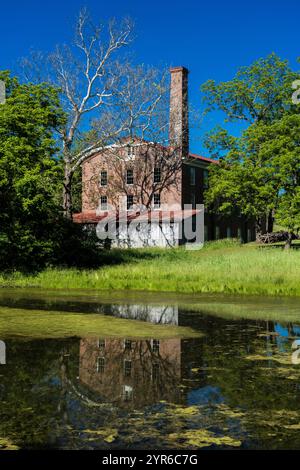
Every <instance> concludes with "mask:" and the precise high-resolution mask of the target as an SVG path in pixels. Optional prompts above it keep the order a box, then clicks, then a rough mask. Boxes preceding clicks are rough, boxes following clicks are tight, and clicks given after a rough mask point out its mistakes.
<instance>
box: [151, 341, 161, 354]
mask: <svg viewBox="0 0 300 470" xmlns="http://www.w3.org/2000/svg"><path fill="white" fill-rule="evenodd" d="M152 351H153V352H154V353H159V340H158V339H153V340H152Z"/></svg>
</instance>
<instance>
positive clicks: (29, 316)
mask: <svg viewBox="0 0 300 470" xmlns="http://www.w3.org/2000/svg"><path fill="white" fill-rule="evenodd" d="M0 336H1V338H7V337H30V338H64V337H72V336H78V337H82V336H84V337H92V336H102V337H103V336H107V337H116V338H117V337H127V338H147V337H153V336H154V337H155V338H158V339H162V338H184V337H199V336H201V334H200V333H199V332H195V331H194V330H193V329H192V328H189V327H177V326H172V325H155V324H152V323H147V322H142V321H138V320H127V319H119V318H113V317H108V316H105V315H100V314H79V313H71V312H69V313H66V312H55V311H51V312H46V311H42V310H41V311H40V310H21V309H12V308H4V307H0Z"/></svg>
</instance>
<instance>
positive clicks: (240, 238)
mask: <svg viewBox="0 0 300 470" xmlns="http://www.w3.org/2000/svg"><path fill="white" fill-rule="evenodd" d="M237 237H238V239H239V240H241V241H242V229H241V227H238V231H237Z"/></svg>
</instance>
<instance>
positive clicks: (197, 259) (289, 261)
mask: <svg viewBox="0 0 300 470" xmlns="http://www.w3.org/2000/svg"><path fill="white" fill-rule="evenodd" d="M124 251H125V250H124ZM124 251H123V252H122V251H120V250H115V251H112V252H110V255H109V256H110V260H111V259H113V257H114V256H116V259H117V260H118V261H117V263H118V264H115V265H112V264H109V265H107V264H105V265H103V266H102V267H100V268H98V269H94V270H77V269H50V268H49V269H46V270H45V271H43V272H40V273H38V274H36V275H28V276H25V275H23V274H21V273H18V272H15V273H12V274H10V275H4V274H3V275H0V285H1V286H3V287H5V286H7V287H14V286H16V287H40V288H46V289H47V288H52V289H96V290H101V289H130V290H151V291H169V292H185V293H193V292H203V293H213V292H218V293H231V294H258V295H289V296H294V295H295V296H300V250H290V251H284V250H281V249H275V248H270V249H268V248H264V249H259V248H257V247H256V246H255V245H252V244H249V245H239V244H238V243H237V242H235V241H230V240H226V241H219V242H211V243H207V244H206V246H205V247H204V248H203V249H202V250H196V251H193V250H191V251H189V250H186V249H184V248H177V249H170V250H163V249H144V250H126V252H125V253H124Z"/></svg>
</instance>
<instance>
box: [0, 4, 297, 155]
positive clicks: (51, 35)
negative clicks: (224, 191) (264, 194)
mask: <svg viewBox="0 0 300 470" xmlns="http://www.w3.org/2000/svg"><path fill="white" fill-rule="evenodd" d="M84 5H86V6H87V7H88V9H89V10H90V11H91V13H92V15H93V17H94V18H95V20H97V19H104V20H105V19H107V18H110V17H112V16H114V17H117V18H120V17H123V16H125V15H129V16H131V17H132V18H133V19H134V21H135V24H136V30H135V35H136V39H135V43H134V45H133V47H134V50H135V53H136V58H137V61H139V62H144V63H149V64H152V65H156V66H160V65H166V64H167V65H185V66H186V67H188V68H189V70H190V101H191V103H192V105H193V106H194V107H197V106H199V103H200V100H201V93H200V85H201V83H203V82H205V81H206V80H207V79H209V78H213V79H215V80H217V81H219V80H227V79H230V78H231V77H232V76H233V75H234V74H235V72H236V69H237V68H238V67H240V66H242V65H247V64H250V63H251V62H252V61H254V60H255V59H257V58H259V57H263V56H266V55H267V54H269V53H271V52H276V53H277V54H278V55H279V56H281V57H282V58H286V59H288V60H289V61H290V64H291V65H292V67H294V68H297V62H296V59H297V57H299V56H300V2H299V0H285V1H283V0H261V1H259V0H252V1H244V2H242V1H239V2H238V1H234V0H227V1H224V0H223V1H221V0H214V1H212V0H211V1H203V0H198V1H196V0H194V1H192V0H184V1H178V0H173V1H171V0H160V1H159V0H152V1H148V2H145V1H144V2H143V1H141V0H139V1H138V0H130V1H125V0H110V1H109V2H103V1H101V0H80V1H78V0H72V1H70V0H69V1H67V2H64V1H63V0H51V1H47V0H44V1H42V2H41V1H37V0H27V1H26V2H24V0H23V1H21V0H14V1H13V2H5V3H4V4H3V3H2V2H1V5H0V13H1V29H0V58H1V61H0V68H1V69H12V68H15V65H16V61H17V59H18V58H19V57H21V56H25V55H27V53H28V51H29V49H30V48H34V49H39V50H44V49H45V50H51V49H52V48H53V47H54V46H55V44H57V43H62V42H66V41H68V40H69V39H70V37H71V35H72V25H73V23H74V18H75V16H76V14H77V13H78V11H79V9H80V8H81V7H82V6H84ZM219 119H220V116H218V117H216V116H214V115H212V116H208V117H207V118H206V119H205V122H204V123H203V124H202V127H201V130H198V131H197V132H194V133H192V139H191V150H193V151H195V152H196V151H200V152H201V151H203V148H202V145H201V141H200V140H199V137H201V135H203V133H204V132H206V131H207V130H209V129H210V128H212V127H213V126H214V125H215V124H217V123H218V120H219ZM219 122H220V123H221V121H219Z"/></svg>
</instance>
